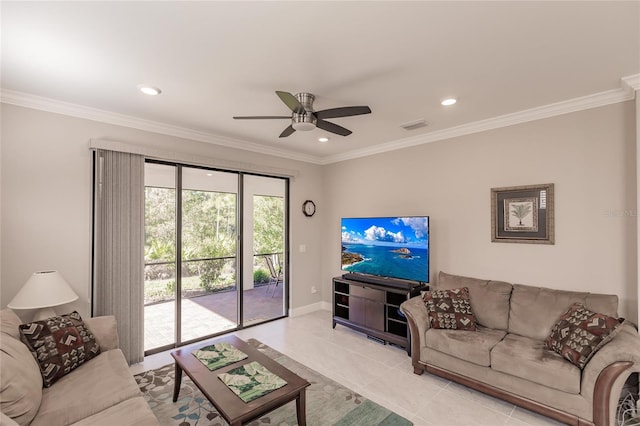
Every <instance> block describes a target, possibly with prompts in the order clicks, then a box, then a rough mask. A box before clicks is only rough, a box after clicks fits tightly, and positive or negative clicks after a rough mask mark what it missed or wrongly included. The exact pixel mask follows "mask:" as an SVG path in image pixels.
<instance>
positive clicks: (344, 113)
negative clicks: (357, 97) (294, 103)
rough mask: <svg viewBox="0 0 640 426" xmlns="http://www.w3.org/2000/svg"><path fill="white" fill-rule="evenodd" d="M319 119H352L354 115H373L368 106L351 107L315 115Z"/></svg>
mask: <svg viewBox="0 0 640 426" xmlns="http://www.w3.org/2000/svg"><path fill="white" fill-rule="evenodd" d="M315 114H316V117H318V118H319V119H325V118H338V117H350V116H352V115H362V114H371V109H370V108H369V107H368V106H349V107H340V108H330V109H324V110H322V111H318V112H316V113H315Z"/></svg>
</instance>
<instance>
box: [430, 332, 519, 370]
mask: <svg viewBox="0 0 640 426" xmlns="http://www.w3.org/2000/svg"><path fill="white" fill-rule="evenodd" d="M505 334H506V333H505V332H504V331H502V330H492V329H490V328H485V327H482V326H478V328H477V329H476V331H453V330H436V329H433V328H432V329H429V330H427V332H426V334H425V343H426V346H427V347H428V348H430V349H434V350H437V351H439V352H443V353H446V354H447V355H451V356H454V357H456V358H460V359H463V360H465V361H469V362H472V363H474V364H478V365H481V366H484V367H488V366H489V365H491V356H490V353H491V349H492V348H493V347H494V346H495V345H496V344H497V343H498V342H500V340H502V338H503V337H504V335H505Z"/></svg>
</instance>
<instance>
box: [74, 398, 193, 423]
mask: <svg viewBox="0 0 640 426" xmlns="http://www.w3.org/2000/svg"><path fill="white" fill-rule="evenodd" d="M124 424H127V425H136V426H157V425H158V420H157V419H156V416H155V415H154V414H153V411H151V407H149V404H147V401H145V399H144V398H143V397H142V396H139V397H136V398H131V399H127V400H126V401H122V402H121V403H119V404H117V405H114V406H113V407H110V408H107V409H106V410H102V411H100V412H99V413H96V414H94V415H92V416H90V417H86V418H84V419H82V420H80V421H79V422H77V423H74V424H73V426H114V425H124ZM187 424H189V423H188V422H187Z"/></svg>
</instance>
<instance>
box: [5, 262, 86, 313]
mask: <svg viewBox="0 0 640 426" xmlns="http://www.w3.org/2000/svg"><path fill="white" fill-rule="evenodd" d="M77 299H78V295H77V294H76V293H75V292H74V291H73V289H72V288H71V286H70V285H69V283H67V281H66V280H65V279H64V278H63V277H62V275H61V274H60V272H58V271H40V272H34V273H33V275H31V278H29V279H28V280H27V282H26V283H25V284H24V285H23V286H22V288H21V289H20V291H19V292H18V294H16V295H15V297H14V298H13V299H12V300H11V302H10V303H9V304H8V305H7V307H9V308H11V309H39V311H38V312H36V314H35V317H34V321H39V320H42V319H46V318H50V317H53V316H55V315H56V313H55V312H54V310H53V309H52V307H53V306H58V305H64V304H65V303H70V302H73V301H74V300H77Z"/></svg>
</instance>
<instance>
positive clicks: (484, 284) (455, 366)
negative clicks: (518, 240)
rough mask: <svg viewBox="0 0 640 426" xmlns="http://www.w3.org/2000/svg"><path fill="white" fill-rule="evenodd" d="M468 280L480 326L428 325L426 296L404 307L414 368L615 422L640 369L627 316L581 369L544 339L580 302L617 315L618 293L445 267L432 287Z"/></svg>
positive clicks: (538, 406) (566, 416)
mask: <svg viewBox="0 0 640 426" xmlns="http://www.w3.org/2000/svg"><path fill="white" fill-rule="evenodd" d="M460 287H467V288H468V289H469V295H470V302H471V307H472V310H473V314H474V315H475V319H476V321H477V325H478V327H477V330H476V331H460V330H442V329H432V328H430V327H429V320H428V312H427V308H426V307H425V303H424V301H423V299H422V297H420V296H417V297H414V298H412V299H410V300H407V301H406V302H404V303H403V304H402V306H401V307H400V308H401V310H402V311H403V312H404V314H405V315H406V316H407V319H408V323H409V329H410V332H411V349H412V352H411V357H412V364H413V368H414V372H415V373H416V374H422V373H423V372H424V371H427V372H429V373H432V374H435V375H438V376H441V377H444V378H447V379H449V380H452V381H455V382H458V383H461V384H464V385H466V386H468V387H471V388H473V389H476V390H479V391H481V392H484V393H487V394H489V395H492V396H495V397H498V398H501V399H504V400H506V401H508V402H510V403H513V404H515V405H519V406H522V407H524V408H527V409H530V410H533V411H536V412H539V413H541V414H544V415H546V416H549V417H552V418H555V419H557V420H560V421H562V422H564V423H567V424H573V425H594V424H595V425H614V424H615V411H616V407H617V404H618V399H619V396H620V393H621V390H622V387H623V385H624V383H625V381H626V379H627V378H628V376H629V375H630V374H631V373H634V372H638V371H640V336H638V332H637V331H636V329H635V328H634V326H633V325H632V324H629V323H627V322H626V323H624V324H622V325H621V326H620V327H618V329H617V330H618V332H617V334H616V335H615V337H614V338H613V340H611V341H610V342H609V343H608V344H606V345H605V346H603V347H602V348H601V349H600V350H599V351H598V352H596V353H595V355H593V357H592V358H591V359H590V360H589V362H588V363H587V364H586V366H585V367H584V369H582V370H581V369H580V368H578V367H577V366H575V365H573V364H572V363H570V362H569V361H567V360H565V359H564V358H563V357H561V356H560V355H557V354H556V353H555V352H552V351H548V350H545V349H544V340H545V338H546V337H547V336H548V335H549V334H550V332H551V329H552V327H553V325H554V323H555V322H556V321H557V319H558V318H559V317H560V316H561V315H562V314H563V313H564V312H565V311H566V310H567V308H568V307H569V306H570V305H572V304H573V303H575V302H580V303H583V304H584V305H585V306H586V307H587V309H589V310H591V311H594V312H598V313H603V314H607V315H609V316H613V317H617V309H618V298H617V296H613V295H604V294H590V293H579V292H569V291H561V290H552V289H547V288H541V287H532V286H527V285H519V284H510V283H506V282H500V281H491V280H481V279H476V278H468V277H461V276H456V275H450V274H446V273H444V272H440V274H439V277H438V282H437V283H436V284H435V285H434V286H432V289H439V290H444V289H455V288H460Z"/></svg>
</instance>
